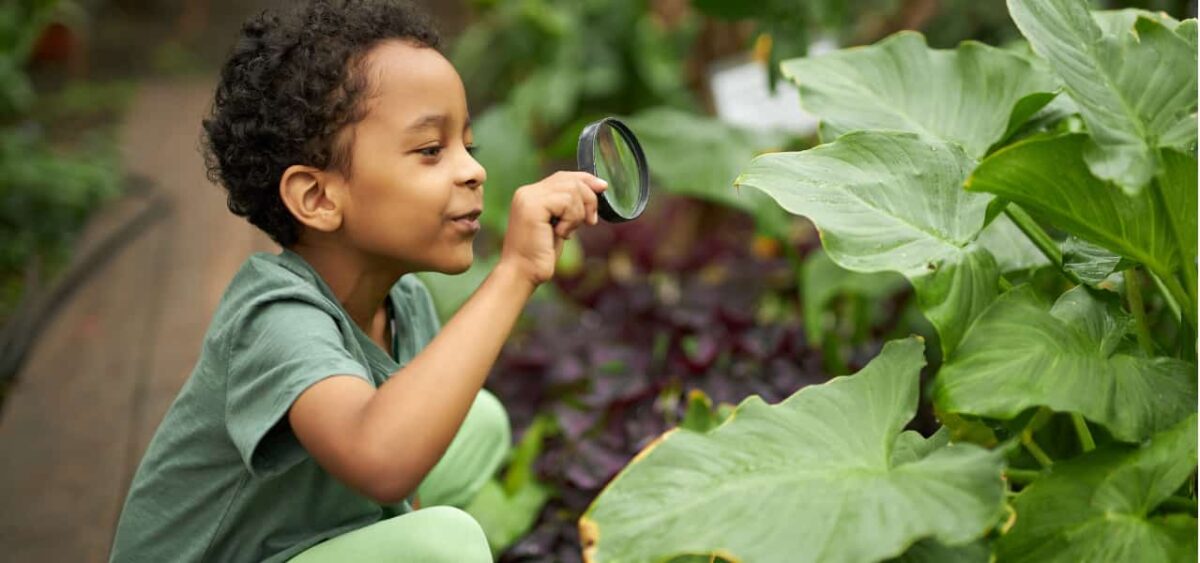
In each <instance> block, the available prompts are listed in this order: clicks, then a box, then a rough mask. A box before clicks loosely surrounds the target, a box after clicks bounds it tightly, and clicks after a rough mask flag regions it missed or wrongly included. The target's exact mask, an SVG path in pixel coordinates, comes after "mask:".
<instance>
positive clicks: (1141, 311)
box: [1125, 268, 1154, 356]
mask: <svg viewBox="0 0 1200 563" xmlns="http://www.w3.org/2000/svg"><path fill="white" fill-rule="evenodd" d="M1125 297H1126V298H1127V299H1128V300H1129V310H1130V312H1132V313H1133V319H1134V320H1135V321H1136V322H1137V339H1138V344H1139V345H1141V347H1142V351H1143V352H1145V353H1146V355H1147V356H1153V355H1154V341H1152V340H1151V339H1150V327H1149V326H1147V325H1146V305H1145V303H1144V302H1143V301H1142V281H1141V279H1140V278H1139V277H1138V271H1137V268H1129V269H1128V270H1125Z"/></svg>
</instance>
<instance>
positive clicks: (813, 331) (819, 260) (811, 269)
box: [772, 204, 907, 345]
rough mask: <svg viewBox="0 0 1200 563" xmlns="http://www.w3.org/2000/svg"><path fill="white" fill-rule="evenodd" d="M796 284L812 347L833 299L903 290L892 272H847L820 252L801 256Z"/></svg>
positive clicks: (878, 296)
mask: <svg viewBox="0 0 1200 563" xmlns="http://www.w3.org/2000/svg"><path fill="white" fill-rule="evenodd" d="M772 205H774V204H772ZM800 284H801V285H800V296H801V299H802V300H803V301H802V303H803V305H804V334H805V336H806V337H807V338H808V341H809V342H810V343H812V344H813V345H820V344H821V343H822V342H824V340H825V323H824V322H823V321H824V318H825V315H826V307H828V306H829V303H830V302H831V301H833V300H834V299H835V298H836V297H837V296H839V295H860V296H862V297H865V298H866V299H868V300H870V301H875V300H879V299H883V298H884V297H887V296H889V295H892V294H894V293H896V292H898V291H900V290H901V289H903V288H905V287H907V283H906V282H905V280H904V278H903V277H901V276H899V275H897V274H894V273H892V272H881V273H874V274H864V273H861V272H852V271H850V270H847V269H845V268H843V267H841V266H838V265H837V264H836V263H834V261H833V260H830V259H829V255H827V254H826V253H825V252H824V251H823V250H817V251H816V252H813V253H812V254H809V255H808V256H807V257H805V259H804V266H803V270H802V272H801V274H800Z"/></svg>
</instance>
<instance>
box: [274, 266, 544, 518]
mask: <svg viewBox="0 0 1200 563" xmlns="http://www.w3.org/2000/svg"><path fill="white" fill-rule="evenodd" d="M533 289H534V284H533V283H531V282H530V281H529V280H528V277H527V276H523V275H521V274H520V273H518V272H517V271H514V270H513V269H512V268H508V267H506V266H505V264H504V262H501V263H500V264H499V265H497V267H496V269H495V270H493V271H492V273H491V274H490V275H489V276H488V278H487V279H486V280H485V281H484V283H483V284H482V285H481V286H480V287H479V289H478V290H476V292H475V294H474V295H472V296H471V298H470V299H469V300H468V301H467V302H466V303H465V304H464V305H463V306H462V308H461V309H460V310H459V311H458V313H457V314H456V315H455V316H454V317H453V318H451V319H450V321H449V322H447V323H446V325H445V326H444V327H443V328H442V330H441V332H440V333H439V334H438V335H437V336H436V337H435V338H434V339H433V340H432V341H431V342H430V343H429V345H428V346H426V347H425V349H424V350H422V351H421V352H420V353H419V354H417V356H416V357H415V358H413V360H412V362H410V363H409V364H408V365H406V366H405V367H404V368H402V369H401V370H399V371H397V372H396V373H395V374H393V375H392V377H391V378H390V379H389V380H388V381H387V382H386V383H384V384H383V385H382V386H380V387H379V388H378V389H375V388H374V387H373V386H372V385H371V384H370V383H368V382H366V381H364V380H362V379H361V378H359V377H353V376H346V377H331V378H328V379H325V380H322V381H321V382H318V383H316V384H314V385H313V386H312V387H310V388H308V389H307V390H306V391H304V393H302V394H301V395H300V396H299V398H297V399H296V401H295V403H293V405H292V408H291V409H290V410H289V412H288V422H289V423H290V424H291V426H292V431H293V432H294V433H295V434H296V438H297V439H298V440H299V441H300V443H301V445H303V446H304V448H305V449H306V450H307V451H308V452H309V454H310V455H312V456H313V458H314V459H316V461H317V463H318V464H320V465H321V467H323V468H324V469H325V470H326V471H328V472H329V473H330V474H332V475H333V476H334V477H336V478H337V479H338V480H340V481H341V482H343V483H345V484H346V485H348V486H350V487H351V488H354V489H355V490H357V491H359V492H360V493H362V494H364V495H366V496H368V497H370V498H372V499H373V500H375V501H376V502H379V503H381V504H392V503H396V502H400V501H401V500H403V499H404V498H405V497H407V496H408V495H409V494H410V493H411V492H412V491H414V490H416V488H417V485H419V484H420V482H421V480H422V479H424V477H425V475H426V474H427V473H429V471H430V470H431V469H432V468H433V466H434V465H435V464H436V463H437V461H438V459H440V458H441V456H442V454H443V453H445V451H446V448H447V447H449V445H450V442H451V440H452V439H453V438H454V435H455V434H456V433H457V431H458V428H459V426H460V425H461V424H462V421H463V419H464V418H466V415H467V411H468V410H469V409H470V407H471V404H472V403H473V402H474V400H475V395H476V394H477V393H478V392H479V389H480V388H481V387H483V383H484V381H485V379H486V378H487V375H488V372H489V371H490V370H491V367H492V364H494V363H495V361H496V357H497V356H498V355H499V354H500V349H501V347H502V346H503V344H504V341H505V340H506V339H507V338H508V335H509V333H510V332H511V331H512V328H513V325H514V324H515V323H516V320H517V318H518V316H519V315H520V313H521V310H522V309H523V308H524V306H525V303H526V302H527V301H528V299H529V296H530V295H531V294H532V293H533Z"/></svg>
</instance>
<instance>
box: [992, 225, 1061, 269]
mask: <svg viewBox="0 0 1200 563" xmlns="http://www.w3.org/2000/svg"><path fill="white" fill-rule="evenodd" d="M979 244H980V245H981V246H983V247H984V248H986V249H988V252H991V253H992V256H993V257H995V258H996V265H997V266H999V267H1000V272H1001V273H1005V274H1007V273H1009V272H1020V271H1023V270H1032V269H1035V268H1041V267H1043V266H1049V265H1050V259H1048V258H1046V255H1045V254H1042V251H1040V250H1038V247H1037V245H1035V244H1033V241H1031V240H1029V237H1027V236H1025V233H1023V232H1021V229H1020V228H1019V227H1017V225H1016V224H1015V223H1013V222H1012V219H1009V218H1008V215H999V216H997V217H996V218H995V219H994V220H993V221H992V222H991V223H990V224H988V226H986V227H984V228H983V231H981V232H980V233H979Z"/></svg>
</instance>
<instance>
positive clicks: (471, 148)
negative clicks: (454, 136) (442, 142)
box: [467, 145, 479, 156]
mask: <svg viewBox="0 0 1200 563" xmlns="http://www.w3.org/2000/svg"><path fill="white" fill-rule="evenodd" d="M478 153H479V145H467V154H469V155H471V156H475V155H476V154H478Z"/></svg>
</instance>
